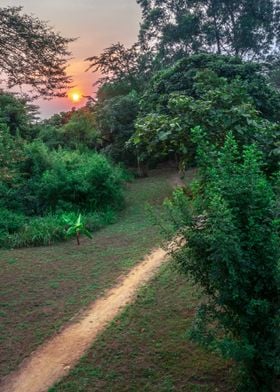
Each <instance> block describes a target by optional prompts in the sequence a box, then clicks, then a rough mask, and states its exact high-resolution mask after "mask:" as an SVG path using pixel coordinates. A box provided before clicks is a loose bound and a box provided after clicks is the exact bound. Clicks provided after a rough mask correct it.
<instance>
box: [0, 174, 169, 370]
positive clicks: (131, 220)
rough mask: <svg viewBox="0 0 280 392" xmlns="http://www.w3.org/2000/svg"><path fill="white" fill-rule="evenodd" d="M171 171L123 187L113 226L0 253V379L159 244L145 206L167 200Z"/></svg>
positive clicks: (159, 203) (156, 204) (152, 175)
mask: <svg viewBox="0 0 280 392" xmlns="http://www.w3.org/2000/svg"><path fill="white" fill-rule="evenodd" d="M173 174H174V173H173V172H172V171H161V172H157V171H155V172H153V173H151V176H150V177H149V178H145V179H140V180H137V181H134V182H133V183H131V184H129V185H128V189H127V208H126V209H125V210H124V212H123V213H122V214H121V216H120V217H119V220H118V222H117V223H116V224H114V225H112V226H108V227H107V228H105V229H103V230H101V231H100V232H98V233H96V234H95V235H94V239H93V240H92V241H91V240H88V239H83V240H82V245H81V247H77V246H76V243H75V241H74V240H73V241H70V242H66V243H62V244H58V245H56V246H51V247H40V248H30V249H18V250H11V251H4V250H2V251H0V268H1V275H0V298H1V302H0V330H1V334H0V378H1V377H2V376H4V375H6V374H8V373H10V372H11V371H12V370H13V369H15V368H16V367H17V365H18V364H19V363H21V362H22V360H23V359H24V358H25V357H26V356H28V355H29V354H30V353H31V352H32V351H33V350H34V349H35V348H36V347H37V346H38V345H39V344H41V343H42V342H43V341H44V340H45V339H46V338H47V337H49V336H51V335H52V334H54V333H55V332H56V331H58V330H59V329H60V328H61V326H62V325H64V324H65V322H67V321H68V320H70V319H71V318H72V317H73V316H74V315H75V314H76V313H77V312H78V311H80V310H81V309H83V308H84V307H86V306H87V305H88V304H89V303H91V302H92V301H94V300H95V299H96V298H97V297H99V296H100V295H102V293H103V292H104V290H105V289H107V288H108V287H111V286H113V285H114V284H116V282H117V281H118V279H119V277H120V276H121V275H122V274H123V273H125V272H126V271H127V270H128V269H130V268H131V267H132V266H133V265H134V264H135V263H137V262H138V261H140V260H141V258H142V257H143V256H144V255H145V254H146V253H148V252H149V251H150V250H151V249H152V248H154V247H156V246H157V245H158V244H159V243H160V234H159V233H158V231H157V229H156V228H155V227H154V225H153V224H152V223H151V219H150V213H149V212H148V210H146V208H145V207H146V204H148V203H149V204H151V205H153V206H154V207H155V208H158V207H159V206H160V205H161V203H162V201H163V199H164V198H165V197H167V196H168V195H170V193H171V191H172V187H171V184H170V181H169V179H170V177H172V176H173Z"/></svg>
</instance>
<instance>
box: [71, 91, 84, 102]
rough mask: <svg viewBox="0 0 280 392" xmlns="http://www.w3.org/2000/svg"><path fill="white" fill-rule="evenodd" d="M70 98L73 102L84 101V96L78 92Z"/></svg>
mask: <svg viewBox="0 0 280 392" xmlns="http://www.w3.org/2000/svg"><path fill="white" fill-rule="evenodd" d="M69 98H70V99H71V101H72V102H74V103H79V102H80V101H81V99H82V94H81V93H79V92H77V91H74V92H71V93H70V94H69Z"/></svg>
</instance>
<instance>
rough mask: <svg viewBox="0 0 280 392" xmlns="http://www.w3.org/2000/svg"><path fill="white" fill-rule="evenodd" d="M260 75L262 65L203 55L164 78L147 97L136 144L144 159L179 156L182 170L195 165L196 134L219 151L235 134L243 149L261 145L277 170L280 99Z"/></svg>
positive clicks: (269, 166) (158, 78)
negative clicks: (193, 132) (198, 130)
mask: <svg viewBox="0 0 280 392" xmlns="http://www.w3.org/2000/svg"><path fill="white" fill-rule="evenodd" d="M257 70H258V66H257V65H254V64H252V65H250V64H246V63H242V62H241V61H240V60H236V59H233V60H232V61H231V60H230V59H228V58H226V57H224V56H210V55H199V56H193V57H190V58H187V59H185V60H182V61H180V62H179V63H177V64H176V65H175V66H174V67H172V68H170V69H167V70H166V71H163V72H160V73H159V74H158V75H157V76H156V77H155V78H154V79H153V81H152V82H151V85H150V88H148V89H147V92H146V93H145V94H144V97H143V100H142V114H141V115H140V116H139V117H138V119H137V121H136V132H135V134H134V135H133V137H132V139H131V143H132V145H134V146H136V147H137V148H138V150H139V152H140V157H141V159H142V160H143V161H145V160H148V161H149V159H151V157H152V158H153V159H154V158H157V159H160V158H162V157H164V158H166V157H170V156H171V157H174V156H175V157H176V158H177V159H178V160H179V163H180V166H181V168H182V169H183V168H184V167H185V166H187V165H192V164H194V163H195V148H194V145H193V143H192V141H191V129H192V128H194V127H196V126H200V127H201V128H202V129H203V130H204V131H205V134H206V137H207V140H209V141H210V142H212V143H215V144H217V145H221V144H222V143H223V142H224V139H225V136H226V134H227V132H229V131H232V132H233V134H234V135H235V137H236V140H237V142H238V144H239V146H243V145H244V144H248V143H252V142H255V143H257V144H258V145H259V147H260V148H261V150H262V151H263V152H264V154H265V158H266V162H267V170H269V171H270V172H273V171H274V170H276V168H277V162H278V153H277V151H278V150H277V143H278V140H279V135H280V129H279V125H278V123H276V122H275V120H278V113H277V112H276V110H275V109H276V108H279V102H280V101H279V94H277V93H276V92H275V91H274V90H272V89H270V88H269V87H268V85H267V84H266V83H265V79H264V78H263V77H262V76H259V75H258V73H257V72H258V71H257ZM252 71H253V72H252ZM257 87H258V89H262V92H260V91H259V92H258V89H257ZM270 93H271V94H270ZM268 96H270V102H269V101H268V100H267V97H268Z"/></svg>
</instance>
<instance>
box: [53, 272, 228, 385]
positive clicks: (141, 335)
mask: <svg viewBox="0 0 280 392" xmlns="http://www.w3.org/2000/svg"><path fill="white" fill-rule="evenodd" d="M200 297H201V294H200V291H199V290H198V289H197V288H196V287H194V286H193V285H192V284H191V283H190V282H189V280H188V279H187V278H186V277H184V276H182V275H179V273H178V272H176V271H175V270H174V268H172V266H171V265H168V266H164V267H163V268H162V271H161V273H160V274H159V275H158V276H157V277H156V278H155V279H154V280H153V282H152V283H151V284H150V285H148V286H146V287H145V288H144V289H143V290H141V292H140V293H139V295H138V298H137V301H136V303H135V304H133V305H131V306H129V307H127V309H126V311H125V312H124V313H123V314H122V315H121V316H120V317H118V318H117V319H116V320H115V321H114V322H113V323H112V324H111V326H110V327H109V328H108V329H107V330H106V331H105V332H104V333H103V334H102V335H101V336H100V337H99V339H98V340H97V341H96V343H95V344H94V345H93V347H92V348H91V350H90V351H89V352H88V354H87V355H86V356H85V357H84V358H82V360H81V361H80V363H79V365H78V366H77V367H76V368H75V369H74V370H73V371H72V372H71V373H70V375H69V376H67V377H66V378H65V379H64V380H63V381H62V382H60V383H59V384H57V385H56V386H55V387H53V388H51V389H50V391H49V392H100V391H102V392H139V391H141V392H171V391H176V392H179V391H182V392H183V391H184V392H186V391H187V392H199V391H201V392H202V391H203V392H216V391H217V392H233V391H234V390H235V388H234V385H235V382H234V377H235V376H236V375H235V374H234V372H233V370H232V369H233V367H232V364H231V363H226V362H225V361H223V360H222V359H221V358H219V356H218V355H214V354H211V353H209V352H206V351H205V350H203V349H201V348H199V347H198V346H197V345H195V344H194V343H191V342H190V341H189V339H188V337H187V334H188V331H189V329H190V326H191V324H192V320H193V316H194V313H195V307H196V305H197V304H198V301H199V299H200Z"/></svg>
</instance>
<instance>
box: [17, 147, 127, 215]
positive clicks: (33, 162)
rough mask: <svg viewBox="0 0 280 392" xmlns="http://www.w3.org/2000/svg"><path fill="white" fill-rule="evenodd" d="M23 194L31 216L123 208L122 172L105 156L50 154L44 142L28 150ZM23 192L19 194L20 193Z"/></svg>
mask: <svg viewBox="0 0 280 392" xmlns="http://www.w3.org/2000/svg"><path fill="white" fill-rule="evenodd" d="M26 154H27V159H26V161H25V162H24V165H23V167H22V172H23V173H25V176H26V179H25V183H24V185H23V187H22V189H21V191H22V192H23V193H24V194H25V196H24V203H25V209H26V213H28V214H30V213H31V214H36V215H38V214H46V213H48V212H50V211H51V212H55V211H70V210H71V211H72V210H74V211H77V210H81V211H97V210H104V209H107V208H113V209H114V208H116V209H118V208H121V207H122V206H123V192H122V182H123V178H124V174H123V171H122V170H121V169H120V168H118V167H115V166H113V165H112V164H111V163H110V162H109V161H108V160H107V159H106V158H105V157H104V156H103V155H101V154H97V153H89V152H88V153H87V152H84V153H81V152H79V151H65V150H61V149H60V150H58V151H49V150H48V149H47V147H46V146H45V145H43V144H41V143H35V144H31V145H29V146H28V147H27V149H26ZM19 192H20V191H19Z"/></svg>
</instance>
